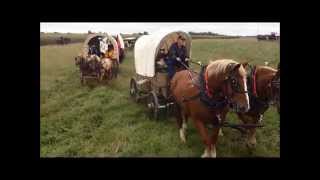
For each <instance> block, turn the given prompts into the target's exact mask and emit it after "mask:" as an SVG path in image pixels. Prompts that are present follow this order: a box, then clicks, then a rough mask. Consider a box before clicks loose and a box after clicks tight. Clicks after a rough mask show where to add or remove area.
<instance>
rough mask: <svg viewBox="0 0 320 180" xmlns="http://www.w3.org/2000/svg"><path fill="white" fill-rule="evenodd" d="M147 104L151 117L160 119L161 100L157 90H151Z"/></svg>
mask: <svg viewBox="0 0 320 180" xmlns="http://www.w3.org/2000/svg"><path fill="white" fill-rule="evenodd" d="M147 106H148V109H149V118H150V119H154V120H158V117H159V101H158V96H157V95H156V93H155V92H153V91H152V92H151V93H150V94H149V97H148V101H147Z"/></svg>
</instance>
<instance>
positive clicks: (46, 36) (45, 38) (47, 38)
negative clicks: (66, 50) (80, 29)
mask: <svg viewBox="0 0 320 180" xmlns="http://www.w3.org/2000/svg"><path fill="white" fill-rule="evenodd" d="M61 36H62V37H64V38H70V39H71V41H70V43H79V42H83V41H84V40H85V39H86V38H87V36H88V34H80V33H79V34H77V33H40V45H41V46H42V45H50V44H51V45H52V44H57V43H56V40H57V39H59V38H60V37H61Z"/></svg>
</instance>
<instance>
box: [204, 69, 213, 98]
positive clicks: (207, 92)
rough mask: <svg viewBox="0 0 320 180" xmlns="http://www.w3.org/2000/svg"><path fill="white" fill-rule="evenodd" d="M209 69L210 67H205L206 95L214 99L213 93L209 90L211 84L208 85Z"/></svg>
mask: <svg viewBox="0 0 320 180" xmlns="http://www.w3.org/2000/svg"><path fill="white" fill-rule="evenodd" d="M207 67H208V66H206V67H205V68H206V70H205V72H204V75H205V77H204V79H205V86H206V94H207V95H208V96H209V97H210V98H212V97H213V91H212V90H211V89H210V88H209V83H208V70H207Z"/></svg>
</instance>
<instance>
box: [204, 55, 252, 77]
mask: <svg viewBox="0 0 320 180" xmlns="http://www.w3.org/2000/svg"><path fill="white" fill-rule="evenodd" d="M230 63H236V64H238V62H237V61H234V60H232V59H219V60H215V61H211V60H210V63H209V65H208V67H207V70H208V75H209V76H216V77H217V76H218V75H221V74H225V72H226V68H227V66H228V64H230ZM239 73H240V75H241V76H244V77H246V71H245V69H244V68H243V66H240V68H239Z"/></svg>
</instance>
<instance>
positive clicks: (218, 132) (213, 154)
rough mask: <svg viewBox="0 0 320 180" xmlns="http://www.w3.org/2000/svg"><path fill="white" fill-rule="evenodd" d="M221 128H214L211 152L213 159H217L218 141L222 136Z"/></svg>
mask: <svg viewBox="0 0 320 180" xmlns="http://www.w3.org/2000/svg"><path fill="white" fill-rule="evenodd" d="M220 130H221V128H216V127H215V128H213V132H212V136H211V142H212V148H211V151H210V154H211V157H217V152H216V144H217V140H218V136H219V134H220Z"/></svg>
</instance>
